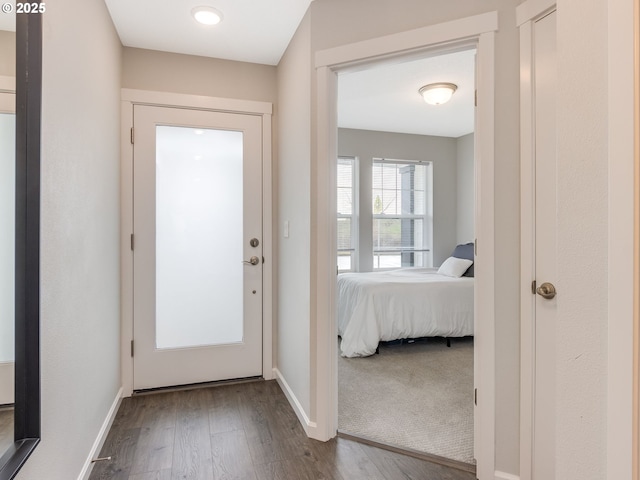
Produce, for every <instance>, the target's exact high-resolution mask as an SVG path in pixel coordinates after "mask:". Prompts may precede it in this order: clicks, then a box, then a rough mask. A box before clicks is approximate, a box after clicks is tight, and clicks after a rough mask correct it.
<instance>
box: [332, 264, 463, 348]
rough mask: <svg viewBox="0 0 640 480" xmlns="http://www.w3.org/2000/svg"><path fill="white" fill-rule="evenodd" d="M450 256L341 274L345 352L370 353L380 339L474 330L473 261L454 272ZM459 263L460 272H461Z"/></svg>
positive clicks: (340, 332) (450, 334) (340, 320)
mask: <svg viewBox="0 0 640 480" xmlns="http://www.w3.org/2000/svg"><path fill="white" fill-rule="evenodd" d="M451 258H452V257H450V259H451ZM450 259H447V261H446V262H445V263H443V265H442V266H441V267H440V268H439V269H438V268H407V269H399V270H391V271H385V272H371V273H343V274H340V275H338V283H337V299H338V302H337V303H338V335H339V336H340V337H341V338H342V340H341V342H340V350H341V354H342V356H344V357H364V356H368V355H372V354H374V353H375V352H376V350H377V348H378V344H379V342H381V341H391V340H399V339H409V338H420V337H436V336H442V337H464V336H468V335H473V282H474V279H473V277H472V276H470V275H469V274H468V268H467V267H469V265H470V263H467V264H466V266H465V264H463V265H461V266H460V265H459V266H458V270H457V271H455V272H453V274H447V273H451V272H446V271H445V272H444V273H443V267H445V264H446V263H447V262H449V260H450ZM452 263H453V262H452ZM456 263H459V262H456ZM460 269H462V270H461V271H462V273H460V274H458V272H459V271H460ZM438 272H440V273H438ZM465 274H466V275H465ZM471 275H473V271H471Z"/></svg>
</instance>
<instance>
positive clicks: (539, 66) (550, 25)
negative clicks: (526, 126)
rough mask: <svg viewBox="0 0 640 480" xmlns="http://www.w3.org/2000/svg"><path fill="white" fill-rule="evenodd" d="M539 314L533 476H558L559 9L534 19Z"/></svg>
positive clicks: (547, 479)
mask: <svg viewBox="0 0 640 480" xmlns="http://www.w3.org/2000/svg"><path fill="white" fill-rule="evenodd" d="M532 27H533V69H534V71H533V93H534V104H533V105H534V128H535V130H534V132H535V134H534V171H535V216H534V222H535V227H534V231H535V238H534V242H535V254H534V255H535V264H534V265H535V267H534V268H535V279H536V285H535V287H536V294H535V306H534V308H535V314H534V342H535V353H534V355H535V363H534V399H533V445H532V446H533V458H532V477H533V479H535V480H553V479H554V478H555V438H556V434H555V397H556V395H555V391H556V389H555V363H556V355H555V333H556V316H557V307H558V297H557V296H554V292H553V291H552V290H553V289H555V282H556V279H557V266H556V265H557V261H556V255H557V252H556V229H557V208H556V97H555V92H556V88H557V64H556V13H555V12H552V13H550V14H549V15H547V16H545V17H543V18H541V19H539V20H537V21H536V22H534V23H533V25H532Z"/></svg>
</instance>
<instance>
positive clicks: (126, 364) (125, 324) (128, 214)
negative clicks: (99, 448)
mask: <svg viewBox="0 0 640 480" xmlns="http://www.w3.org/2000/svg"><path fill="white" fill-rule="evenodd" d="M120 124H121V133H120V139H121V140H120V141H121V144H120V374H121V379H122V387H123V390H124V396H125V397H129V396H131V394H132V393H133V357H132V356H131V341H132V340H133V252H132V251H131V239H130V235H131V234H132V233H133V208H132V205H133V144H132V143H131V141H130V134H131V128H133V104H132V103H131V102H128V101H122V102H121V111H120Z"/></svg>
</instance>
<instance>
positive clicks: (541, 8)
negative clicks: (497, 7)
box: [516, 0, 556, 27]
mask: <svg viewBox="0 0 640 480" xmlns="http://www.w3.org/2000/svg"><path fill="white" fill-rule="evenodd" d="M555 5H556V0H527V1H526V2H524V3H521V4H520V5H518V6H517V7H516V26H518V27H519V26H521V25H522V24H523V23H526V22H528V21H530V20H533V19H534V18H536V17H539V16H541V15H542V14H543V13H545V12H547V11H549V10H553V9H555Z"/></svg>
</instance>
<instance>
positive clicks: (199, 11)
mask: <svg viewBox="0 0 640 480" xmlns="http://www.w3.org/2000/svg"><path fill="white" fill-rule="evenodd" d="M191 15H193V18H195V19H196V22H198V23H201V24H203V25H217V24H218V23H220V22H221V21H222V12H220V11H219V10H216V9H215V8H213V7H205V6H201V7H195V8H194V9H192V10H191Z"/></svg>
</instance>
